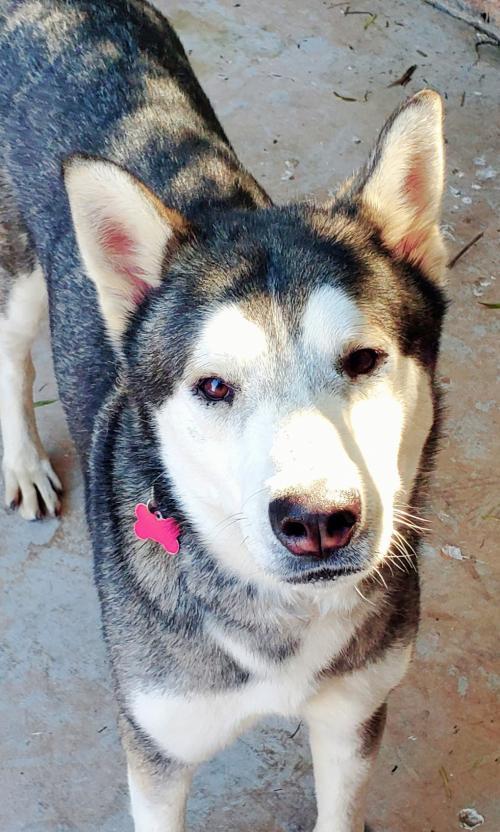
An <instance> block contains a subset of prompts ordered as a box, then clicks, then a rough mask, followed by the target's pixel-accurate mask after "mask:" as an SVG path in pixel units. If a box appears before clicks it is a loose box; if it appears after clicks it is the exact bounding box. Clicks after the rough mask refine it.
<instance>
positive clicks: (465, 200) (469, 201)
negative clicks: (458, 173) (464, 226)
mask: <svg viewBox="0 0 500 832" xmlns="http://www.w3.org/2000/svg"><path fill="white" fill-rule="evenodd" d="M462 202H463V204H464V205H472V199H471V198H470V196H463V197H462Z"/></svg>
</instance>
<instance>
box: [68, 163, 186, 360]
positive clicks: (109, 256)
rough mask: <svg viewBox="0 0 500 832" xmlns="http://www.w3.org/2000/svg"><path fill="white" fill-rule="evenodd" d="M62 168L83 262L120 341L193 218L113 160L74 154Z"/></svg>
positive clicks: (113, 334)
mask: <svg viewBox="0 0 500 832" xmlns="http://www.w3.org/2000/svg"><path fill="white" fill-rule="evenodd" d="M63 174H64V182H65V185H66V191H67V194H68V199H69V203H70V208H71V215H72V218H73V225H74V229H75V233H76V238H77V242H78V247H79V249H80V255H81V258H82V261H83V265H84V266H85V269H86V272H87V274H88V276H89V277H90V278H91V279H92V280H93V282H94V283H95V286H96V288H97V293H98V296H99V301H100V305H101V310H102V313H103V316H104V320H105V322H106V326H107V328H108V332H109V334H110V335H111V338H112V340H113V341H114V343H115V345H117V346H118V345H119V342H120V336H121V335H122V334H123V332H124V330H125V329H126V326H127V324H128V321H129V318H130V315H131V314H132V313H133V312H134V310H135V309H136V308H137V307H138V305H139V303H140V302H141V301H142V300H143V298H144V297H145V295H146V294H147V293H148V292H149V291H150V290H151V289H153V288H156V287H157V286H159V285H160V282H161V279H162V276H163V272H164V271H165V268H166V266H167V264H168V259H169V258H170V257H171V256H172V255H173V253H174V251H175V249H176V248H177V246H178V245H179V244H180V242H181V241H182V240H183V239H184V238H185V237H186V235H187V232H188V224H187V221H186V220H185V219H184V218H183V217H182V216H181V215H180V214H179V213H178V212H177V211H175V210H172V209H170V208H167V207H166V206H165V205H163V203H162V202H161V201H160V200H159V199H158V198H157V197H156V196H155V195H154V194H153V193H152V192H151V191H150V190H149V189H148V188H146V186H145V185H143V184H142V182H140V181H139V180H138V179H136V178H135V177H134V176H132V174H130V173H128V172H127V171H126V170H124V169H123V168H121V167H119V166H118V165H115V164H114V163H113V162H108V161H105V160H103V159H92V158H88V157H85V156H78V155H76V156H71V157H70V158H69V159H68V160H67V161H66V162H65V164H64V168H63Z"/></svg>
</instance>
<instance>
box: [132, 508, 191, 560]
mask: <svg viewBox="0 0 500 832" xmlns="http://www.w3.org/2000/svg"><path fill="white" fill-rule="evenodd" d="M135 516H136V517H137V521H136V523H135V524H134V532H135V534H136V536H137V537H138V538H140V540H154V541H156V543H159V544H160V545H161V546H163V548H164V549H165V551H166V552H168V554H169V555H176V554H177V553H178V551H179V549H180V546H179V541H178V537H179V535H180V533H181V530H180V528H179V525H178V524H177V523H176V521H175V520H174V518H173V517H167V518H166V519H165V520H164V519H163V517H159V516H158V513H157V512H152V511H150V510H149V508H148V507H147V505H145V504H144V503H138V504H137V505H136V507H135Z"/></svg>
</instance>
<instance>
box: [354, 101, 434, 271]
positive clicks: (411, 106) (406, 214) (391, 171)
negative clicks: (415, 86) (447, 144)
mask: <svg viewBox="0 0 500 832" xmlns="http://www.w3.org/2000/svg"><path fill="white" fill-rule="evenodd" d="M443 180H444V139H443V107H442V102H441V97H440V96H439V95H438V94H437V93H436V92H433V91H432V90H423V91H422V92H419V93H417V95H415V96H413V98H410V99H408V100H407V101H405V102H404V103H403V104H402V105H401V107H400V108H399V109H398V110H396V112H395V113H394V114H393V115H392V116H391V118H390V119H389V121H388V122H387V124H386V125H385V127H384V128H383V130H382V132H381V134H380V136H379V139H378V142H377V144H376V146H375V149H374V151H373V152H372V154H371V156H370V159H369V161H368V163H367V165H366V166H365V168H364V169H363V171H361V173H360V174H359V176H358V177H357V179H356V180H355V181H354V182H353V183H351V188H352V190H351V195H352V196H354V195H355V196H357V197H359V198H360V200H361V204H362V208H363V209H364V210H365V211H366V213H367V215H368V217H369V219H370V220H371V221H372V222H373V223H374V224H375V225H376V226H377V227H378V228H379V230H380V234H381V237H382V240H383V242H384V244H385V245H386V247H387V248H388V249H389V250H390V251H391V252H392V253H393V254H394V255H395V256H396V257H398V258H400V259H402V260H406V261H408V262H409V263H412V264H415V265H418V266H420V267H421V268H422V270H423V271H424V273H425V274H427V275H428V276H429V277H431V278H432V279H434V280H436V281H439V282H441V281H442V280H443V273H444V266H445V259H446V252H445V247H444V243H443V241H442V238H441V234H440V231H439V225H438V223H439V219H440V215H441V198H442V193H443ZM353 191H354V193H353Z"/></svg>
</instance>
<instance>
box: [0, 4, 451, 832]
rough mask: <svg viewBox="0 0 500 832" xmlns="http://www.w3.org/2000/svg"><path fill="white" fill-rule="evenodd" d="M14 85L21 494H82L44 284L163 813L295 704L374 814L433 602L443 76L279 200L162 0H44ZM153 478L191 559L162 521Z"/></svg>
mask: <svg viewBox="0 0 500 832" xmlns="http://www.w3.org/2000/svg"><path fill="white" fill-rule="evenodd" d="M0 110H1V118H0V154H1V156H0V165H1V169H2V171H1V177H0V278H1V285H0V291H1V293H2V294H1V298H2V300H1V307H0V316H1V317H0V351H1V359H2V364H1V367H2V369H1V370H0V385H1V409H0V413H1V423H2V433H3V443H4V462H3V470H4V476H5V483H6V499H7V502H8V504H12V505H13V506H14V507H15V506H18V507H19V511H20V513H21V514H22V515H23V516H25V517H27V518H29V519H34V518H36V517H37V516H40V515H41V514H43V513H47V514H56V513H58V511H59V506H60V503H59V491H60V482H59V480H58V478H57V475H56V474H55V472H54V471H53V469H52V467H51V466H50V463H49V461H48V459H47V457H46V455H45V453H44V451H43V447H42V445H41V442H40V439H39V437H38V433H37V430H36V424H35V419H34V411H33V405H32V398H31V385H32V381H33V375H32V369H31V367H32V365H31V359H30V349H31V344H32V341H33V337H34V335H35V332H36V329H37V327H38V322H39V320H40V319H41V317H42V315H43V312H44V309H45V307H46V302H47V291H46V288H45V285H46V286H47V289H48V301H49V311H50V322H51V334H52V344H53V353H54V363H55V369H56V375H57V382H58V387H59V394H60V397H61V399H62V402H63V405H64V409H65V412H66V416H67V419H68V424H69V427H70V430H71V433H72V436H73V438H74V441H75V444H76V446H77V448H78V451H79V453H80V456H81V460H82V465H83V467H84V471H85V479H86V508H87V516H88V522H89V527H90V531H91V535H92V541H93V549H94V556H95V576H96V582H97V587H98V592H99V597H100V601H101V605H102V618H103V630H104V636H105V639H106V642H107V644H108V648H109V656H110V660H111V666H112V673H113V679H114V684H115V690H116V697H117V701H118V704H119V709H120V730H121V734H122V739H123V744H124V747H125V750H126V753H127V760H128V774H129V784H130V795H131V806H132V814H133V818H134V823H135V829H136V832H182V830H183V829H184V816H185V805H186V800H187V796H188V791H189V786H190V782H191V778H192V776H193V773H194V771H195V769H196V766H197V765H198V764H199V763H200V762H202V761H204V760H207V759H209V758H210V757H211V756H212V755H214V754H215V753H216V752H217V751H218V750H219V749H221V748H222V747H224V746H225V745H226V744H227V743H229V742H230V741H231V740H232V739H234V738H235V737H236V736H237V735H238V734H239V733H240V732H241V731H243V730H244V729H246V728H248V726H249V725H251V724H253V723H254V722H256V721H257V720H259V719H260V718H261V717H263V716H265V715H268V714H280V715H284V716H292V715H293V716H300V717H301V718H303V719H304V720H305V721H306V722H307V724H308V726H309V731H310V739H311V749H312V755H313V761H314V771H315V784H316V795H317V804H318V818H317V822H316V826H315V832H361V830H363V828H364V822H365V801H364V799H365V792H366V788H367V783H368V778H369V774H370V770H371V768H372V765H373V762H374V759H375V756H376V752H377V748H378V745H379V742H380V739H381V735H382V731H383V726H384V722H385V714H386V701H387V698H388V695H389V693H390V691H391V690H392V688H394V687H395V686H396V685H397V684H399V682H400V681H401V679H402V678H403V676H404V673H405V671H406V668H407V666H408V662H409V661H410V657H411V651H412V644H413V641H414V638H415V634H416V630H417V624H418V616H419V588H418V542H419V537H420V532H421V520H420V518H421V516H422V513H423V511H424V500H423V489H424V486H425V484H426V482H427V477H428V474H429V472H430V470H431V468H432V459H433V454H434V450H435V447H436V442H437V437H438V425H439V396H438V390H437V387H436V382H435V366H436V360H437V356H438V349H439V337H440V330H441V322H442V318H443V314H444V309H445V300H444V296H443V289H442V285H443V272H444V247H443V244H442V240H441V237H440V234H439V225H438V223H439V215H440V202H441V194H442V187H443V168H444V162H443V138H442V110H441V102H440V98H439V96H438V95H437V94H436V93H433V92H431V91H423V92H421V93H419V94H418V95H417V96H414V97H413V98H411V99H409V100H408V101H406V102H405V103H404V104H402V105H401V107H400V108H399V109H398V110H397V111H396V113H394V114H393V116H392V117H391V118H390V120H389V121H388V122H387V124H386V126H385V127H384V129H383V131H382V133H381V135H380V137H379V139H378V142H377V144H376V146H375V149H374V151H373V153H372V155H371V156H370V158H369V160H368V161H367V164H366V165H365V167H364V168H363V170H362V171H360V173H359V174H357V175H356V176H354V177H353V178H352V179H351V180H350V181H349V182H347V183H346V184H345V186H344V187H343V188H341V189H340V190H339V192H338V194H337V196H336V197H335V198H334V199H333V200H332V201H331V202H330V203H328V204H326V205H314V204H310V203H299V204H294V205H289V206H275V205H273V203H272V201H271V199H270V198H269V196H268V195H267V194H266V193H265V192H264V191H263V189H262V188H261V187H260V186H259V185H258V183H257V182H256V181H255V180H254V179H253V177H252V176H251V175H250V174H249V173H248V172H247V171H246V170H245V169H244V168H242V166H241V164H240V163H239V161H238V159H237V157H236V155H235V153H234V150H233V148H232V147H231V145H230V144H229V142H228V140H227V138H226V136H225V134H224V131H223V130H222V128H221V126H220V124H219V122H218V121H217V118H216V116H215V114H214V112H213V110H212V107H211V105H210V103H209V102H208V100H207V98H206V97H205V95H204V93H203V92H202V90H201V89H200V87H199V85H198V82H197V81H196V79H195V77H194V75H193V72H192V70H191V68H190V66H189V62H188V60H187V58H186V55H185V53H184V51H183V49H182V46H181V44H180V42H179V40H178V39H177V37H176V35H175V33H174V32H173V31H172V29H171V28H170V26H169V24H168V22H167V21H166V20H165V19H164V18H163V17H162V16H161V15H160V14H159V13H158V12H157V11H155V10H154V9H153V8H152V7H151V6H149V5H148V4H146V3H144V2H142V0H128V2H127V0H108V2H106V3H101V2H98V0H21V2H19V0H16V2H6V3H3V4H2V9H1V11H0ZM45 281H46V284H45ZM150 500H152V501H154V502H155V503H156V504H157V507H158V509H159V510H160V511H161V513H162V514H163V516H165V517H172V518H174V519H175V520H176V522H177V523H178V524H179V526H180V529H181V536H180V552H179V554H178V555H176V556H174V557H170V556H168V555H167V554H166V552H165V551H164V549H163V548H162V547H161V546H160V545H159V544H157V543H155V542H153V541H151V540H145V541H143V540H139V539H138V538H137V537H136V536H135V534H134V530H133V526H134V519H135V517H134V509H135V506H136V505H137V504H138V503H148V501H150Z"/></svg>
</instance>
